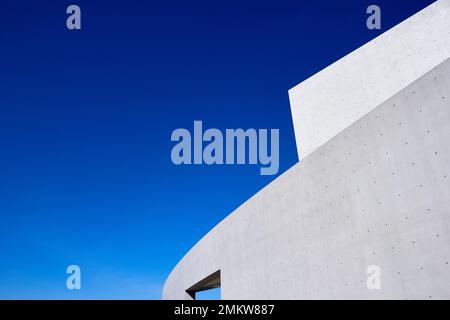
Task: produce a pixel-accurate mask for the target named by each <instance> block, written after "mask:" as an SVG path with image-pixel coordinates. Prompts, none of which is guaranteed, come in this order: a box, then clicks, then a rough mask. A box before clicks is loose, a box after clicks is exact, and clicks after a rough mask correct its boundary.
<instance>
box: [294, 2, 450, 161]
mask: <svg viewBox="0 0 450 320" xmlns="http://www.w3.org/2000/svg"><path fill="white" fill-rule="evenodd" d="M381 10H382V11H381V14H382V16H383V8H381ZM367 32H370V30H368V31H367ZM330 49H331V48H330ZM449 56H450V0H440V1H437V2H435V3H433V4H432V5H430V6H428V7H427V8H425V9H424V10H422V11H420V12H419V13H417V14H415V15H414V16H412V17H411V18H409V19H407V20H405V21H403V22H402V23H400V24H399V25H397V26H395V27H394V28H392V29H390V30H388V31H387V32H385V33H383V34H382V35H380V36H379V37H377V38H375V39H374V40H372V41H370V42H369V43H367V44H366V45H364V46H362V47H361V48H359V49H357V50H355V51H353V52H352V53H350V54H349V55H347V56H345V57H344V58H342V59H340V60H339V61H337V62H336V63H334V64H332V65H330V66H329V67H327V68H325V69H323V70H322V71H320V72H319V73H317V74H316V75H314V76H312V77H311V78H309V79H307V80H306V81H304V82H302V83H300V84H299V85H297V86H296V87H294V88H292V89H291V90H289V98H290V102H291V111H292V118H293V123H294V130H295V137H296V141H297V149H298V156H299V159H303V158H304V157H306V156H308V155H309V154H310V153H311V152H313V151H314V150H315V149H317V148H318V147H319V146H320V145H322V144H324V143H325V142H327V141H328V140H329V139H331V138H332V137H334V136H335V135H336V134H338V133H339V132H341V131H342V130H343V129H345V128H347V127H348V126H350V125H351V124H352V123H353V122H355V121H356V120H358V119H359V118H361V117H362V116H363V115H365V114H366V113H367V112H369V111H371V110H373V109H374V108H376V107H377V106H379V105H380V104H381V103H383V102H384V101H386V100H387V99H389V98H390V97H392V96H393V95H394V94H396V93H397V92H399V91H400V90H402V89H404V88H405V87H407V86H408V85H409V84H411V83H412V82H413V81H415V80H416V79H418V78H419V77H421V76H422V75H424V74H425V73H426V72H428V71H430V70H431V69H433V68H434V67H436V66H437V65H439V64H440V63H442V62H443V61H444V60H446V59H447V58H448V57H449Z"/></svg>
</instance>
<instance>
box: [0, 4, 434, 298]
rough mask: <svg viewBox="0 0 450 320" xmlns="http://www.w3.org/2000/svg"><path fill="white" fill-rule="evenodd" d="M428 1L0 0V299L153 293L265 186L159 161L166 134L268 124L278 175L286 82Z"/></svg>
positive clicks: (165, 157) (251, 170) (288, 152)
mask: <svg viewBox="0 0 450 320" xmlns="http://www.w3.org/2000/svg"><path fill="white" fill-rule="evenodd" d="M431 2H432V1H420V0H418V1H411V0H398V1H387V0H380V1H378V0H377V1H374V2H369V1H301V0H296V1H261V0H260V1H186V0H184V1H178V0H174V1H144V0H142V1H136V0H128V1H103V0H102V1H92V0H90V1H74V2H68V1H31V0H29V1H21V0H6V1H2V5H1V14H0V40H1V47H0V298H7V299H14V298H27V299H52V298H56V299H72V298H75V299H79V298H81V299H159V298H160V296H161V289H162V285H163V283H164V280H165V278H166V277H167V275H168V274H169V272H170V271H171V269H172V268H173V267H174V266H175V264H176V263H177V261H178V260H179V259H180V258H181V257H182V256H183V255H184V254H185V253H186V252H187V250H189V248H190V247H191V246H192V245H193V244H195V242H197V241H198V240H199V239H200V238H201V237H202V236H203V235H204V234H205V233H206V232H207V231H208V230H210V229H211V228H212V227H213V226H214V225H215V224H217V223H218V222H219V221H220V220H222V219H223V218H224V217H225V216H227V215H228V214H229V213H231V212H232V211H233V210H234V209H235V208H237V207H238V206H239V205H240V204H242V203H243V202H244V201H245V200H247V199H248V198H249V197H250V196H252V195H253V194H255V193H256V192H257V191H258V190H260V189H261V188H262V187H263V186H265V185H267V184H268V183H269V182H270V181H271V180H273V179H275V178H276V176H261V175H259V166H254V165H253V166H252V165H247V166H245V165H244V166H237V165H235V166H206V165H202V166H194V165H192V166H175V165H173V164H172V162H171V158H170V151H171V148H172V147H173V145H174V143H173V142H171V141H170V135H171V132H172V131H173V130H174V129H176V128H188V129H192V126H193V121H194V120H202V121H203V125H204V127H208V128H209V127H214V128H219V129H221V130H224V129H226V128H244V129H246V128H279V129H280V171H279V174H281V173H282V172H284V171H285V170H287V169H288V168H289V167H291V166H292V165H293V164H294V163H295V162H296V161H297V154H296V147H295V139H294V135H293V128H292V120H291V114H290V109H289V100H288V94H287V91H288V89H290V88H291V87H293V86H294V85H296V84H298V83H299V82H301V81H303V80H304V79H306V78H308V77H309V76H311V75H313V74H314V73H316V72H318V71H320V70H321V69H323V68H324V67H326V66H327V65H329V64H331V63H332V62H334V61H336V60H338V59H339V58H341V57H342V56H344V55H345V54H347V53H349V52H351V51H353V50H355V49H356V48H358V47H359V46H361V45H362V44H364V43H366V42H367V41H370V40H371V39H373V38H375V37H376V36H378V35H379V34H380V33H381V32H383V31H386V30H387V29H389V28H391V27H392V26H394V25H395V24H397V23H399V22H400V21H402V20H404V19H406V18H407V17H409V16H410V15H412V14H414V13H415V12H417V11H419V10H420V9H422V8H424V7H425V6H426V5H428V4H430V3H431ZM374 3H375V4H378V5H379V6H380V7H381V10H382V30H381V31H374V30H368V29H367V28H366V24H365V21H366V18H367V15H366V13H365V11H366V8H367V6H368V5H370V4H374ZM70 4H77V5H79V6H80V7H81V11H82V30H79V31H69V30H67V28H66V26H65V21H66V17H67V15H66V13H65V11H66V8H67V6H68V5H70ZM71 264H76V265H79V266H80V267H81V270H82V289H81V290H80V291H69V290H67V289H66V286H65V283H66V277H67V275H66V273H65V270H66V267H67V266H68V265H71Z"/></svg>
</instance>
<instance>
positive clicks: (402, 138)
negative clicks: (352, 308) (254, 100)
mask: <svg viewBox="0 0 450 320" xmlns="http://www.w3.org/2000/svg"><path fill="white" fill-rule="evenodd" d="M449 58H450V0H439V1H437V2H435V3H433V4H432V5H430V6H429V7H427V8H425V9H424V10H422V11H420V12H419V13H417V14H415V15H414V16H412V17H411V18H409V19H407V20H405V21H404V22H402V23H401V24H399V25H398V26H396V27H394V28H392V29H391V30H389V31H387V32H385V33H384V34H383V35H381V36H380V37H378V38H376V39H374V40H373V41H371V42H369V43H367V44H366V45H364V46H363V47H361V48H359V49H357V50H356V51H354V52H352V53H351V54H349V55H348V56H346V57H344V58H342V59H341V60H339V61H337V62H336V63H334V64H332V65H331V66H329V67H327V68H326V69H324V70H323V71H321V72H319V73H318V74H316V75H314V76H313V77H311V78H310V79H307V80H306V81H304V82H302V83H301V84H299V85H298V86H296V87H294V88H293V89H291V90H290V91H289V96H290V101H291V110H292V117H293V121H294V128H295V136H296V141H297V147H298V152H299V158H300V162H299V163H297V164H296V165H294V166H293V167H292V168H291V169H289V170H288V171H287V172H285V173H284V174H283V175H281V176H280V177H278V178H277V179H276V180H275V181H273V182H272V183H271V184H269V185H268V186H266V187H265V188H264V189H263V190H261V191H260V192H258V193H257V194H256V195H254V196H253V197H252V198H250V199H249V200H248V201H247V202H245V203H244V204H243V205H242V206H241V207H239V208H238V209H237V210H235V211H234V212H233V213H232V214H230V215H229V216H228V217H227V218H225V219H224V220H223V221H222V222H220V223H219V224H218V225H217V226H216V227H215V228H213V229H212V230H211V231H210V232H209V233H208V234H206V235H205V236H204V237H203V238H202V239H201V240H200V241H199V242H198V243H197V244H196V245H195V246H194V247H193V248H192V249H191V250H190V251H189V252H188V253H187V254H186V256H185V257H184V258H183V259H182V260H181V261H180V262H179V263H178V264H177V266H176V267H175V268H174V270H173V271H172V272H171V274H170V275H169V277H168V279H167V281H166V283H165V285H164V289H163V299H192V298H195V292H198V291H201V290H205V289H209V288H214V287H218V286H220V287H221V295H222V298H223V299H450V143H449V138H450V59H449ZM371 266H376V268H378V269H377V270H379V271H380V274H379V276H380V277H379V279H380V283H381V288H380V289H373V288H372V289H369V288H370V286H369V287H368V285H367V280H368V278H370V274H368V273H367V272H368V271H369V272H370V270H372V269H371Z"/></svg>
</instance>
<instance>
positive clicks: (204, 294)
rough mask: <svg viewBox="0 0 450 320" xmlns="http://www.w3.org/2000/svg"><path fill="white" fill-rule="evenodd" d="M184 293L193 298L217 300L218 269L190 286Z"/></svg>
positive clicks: (218, 291)
mask: <svg viewBox="0 0 450 320" xmlns="http://www.w3.org/2000/svg"><path fill="white" fill-rule="evenodd" d="M186 293H187V294H188V295H189V296H190V297H191V298H192V299H194V300H219V299H220V297H221V296H220V295H221V292H220V270H218V271H216V272H214V273H213V274H211V275H209V276H207V277H206V278H204V279H203V280H201V281H199V282H197V283H196V284H194V285H193V286H191V287H190V288H189V289H187V290H186Z"/></svg>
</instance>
